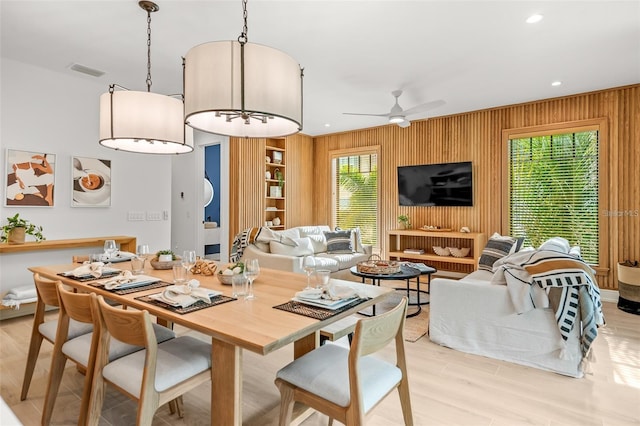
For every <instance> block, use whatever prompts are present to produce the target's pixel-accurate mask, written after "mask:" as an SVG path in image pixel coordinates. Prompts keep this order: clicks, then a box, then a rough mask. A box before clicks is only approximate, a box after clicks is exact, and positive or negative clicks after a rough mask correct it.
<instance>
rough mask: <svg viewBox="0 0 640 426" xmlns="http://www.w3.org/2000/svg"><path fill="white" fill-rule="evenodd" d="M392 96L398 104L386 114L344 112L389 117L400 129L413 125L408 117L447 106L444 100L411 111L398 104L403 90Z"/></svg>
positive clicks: (418, 106)
mask: <svg viewBox="0 0 640 426" xmlns="http://www.w3.org/2000/svg"><path fill="white" fill-rule="evenodd" d="M391 94H392V95H393V96H394V97H395V98H396V103H395V104H394V105H393V107H392V108H391V111H389V112H388V113H386V114H365V113H359V112H344V113H343V114H346V115H369V116H373V117H389V123H393V124H397V125H398V126H400V127H409V126H410V125H411V121H409V120H408V119H407V117H408V116H410V115H414V114H419V113H421V112H426V111H428V110H430V109H433V108H437V107H439V106H442V105H444V104H445V102H444V101H443V100H438V101H431V102H427V103H425V104H421V105H417V106H414V107H413V108H409V109H402V107H401V106H400V105H399V104H398V98H399V97H400V95H402V90H394V91H393V92H391Z"/></svg>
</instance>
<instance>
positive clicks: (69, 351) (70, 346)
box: [42, 282, 176, 426]
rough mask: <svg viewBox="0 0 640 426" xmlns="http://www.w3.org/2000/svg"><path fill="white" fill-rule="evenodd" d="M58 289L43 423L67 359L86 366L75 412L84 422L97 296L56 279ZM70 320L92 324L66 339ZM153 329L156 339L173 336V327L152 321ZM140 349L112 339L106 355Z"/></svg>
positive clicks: (46, 421)
mask: <svg viewBox="0 0 640 426" xmlns="http://www.w3.org/2000/svg"><path fill="white" fill-rule="evenodd" d="M57 291H58V300H59V301H60V314H59V316H58V329H57V334H56V340H55V343H54V346H53V353H52V355H51V368H50V370H49V382H48V385H47V391H46V395H45V399H44V407H43V409H42V424H43V425H48V424H49V423H50V421H51V415H52V413H53V407H54V405H55V402H56V397H57V395H58V390H59V389H60V382H61V380H62V375H63V373H64V368H65V364H66V361H67V360H70V361H73V362H75V363H76V364H77V365H80V366H82V367H84V370H86V371H85V378H84V387H83V391H82V398H81V402H80V413H79V415H78V425H82V426H83V425H86V424H87V409H88V407H89V398H90V396H91V385H92V382H93V374H94V368H95V360H96V355H97V349H98V343H99V341H100V333H101V329H100V327H99V322H98V317H99V311H98V309H99V308H98V302H97V296H96V294H95V293H76V292H74V291H70V290H67V289H66V288H65V287H64V285H63V284H62V283H61V282H58V283H57ZM71 321H76V322H78V323H83V324H90V325H93V331H92V332H90V333H87V334H83V335H81V336H78V337H75V338H73V339H65V336H67V334H68V329H69V324H70V322H71ZM152 329H153V333H154V335H155V336H154V338H155V339H156V340H157V341H158V342H165V341H167V340H171V339H174V338H175V337H176V335H175V333H174V332H173V330H170V329H168V328H166V327H162V326H160V325H157V324H153V325H152ZM142 349H143V348H142V346H136V345H130V344H127V343H123V342H121V341H119V340H116V339H112V340H111V342H110V345H109V359H110V360H114V359H118V358H120V357H123V356H125V355H128V354H131V353H133V352H136V351H139V350H142Z"/></svg>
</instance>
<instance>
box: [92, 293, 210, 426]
mask: <svg viewBox="0 0 640 426" xmlns="http://www.w3.org/2000/svg"><path fill="white" fill-rule="evenodd" d="M98 304H99V312H100V321H99V323H100V343H99V347H98V355H97V358H96V368H95V373H94V376H93V381H94V382H93V386H92V396H91V398H90V399H91V407H90V410H89V423H90V424H97V423H98V420H99V418H100V413H101V411H102V403H103V400H104V394H105V391H106V389H105V387H106V385H107V384H111V385H112V386H113V387H115V388H116V389H117V390H118V391H120V392H122V393H124V394H125V395H127V396H129V397H130V398H132V399H134V400H136V401H137V402H138V409H137V417H136V424H137V425H151V423H152V421H153V417H154V414H155V412H156V410H157V409H158V407H159V406H161V405H163V404H165V403H167V402H169V401H171V400H173V399H175V398H179V397H180V396H181V395H183V394H184V393H186V392H187V391H189V390H191V389H193V388H195V387H197V386H200V385H201V384H203V383H206V382H208V381H210V380H211V344H210V343H207V342H203V341H200V340H198V339H196V338H194V337H191V336H181V337H178V338H176V339H172V340H169V341H167V342H164V343H158V342H157V341H156V339H155V338H154V336H153V324H152V322H151V315H149V312H147V311H133V310H122V309H117V308H114V307H112V306H110V305H109V304H108V303H106V302H105V300H104V298H102V296H99V297H98ZM114 338H115V339H118V340H120V341H122V342H124V343H128V344H130V345H139V346H143V347H144V350H142V351H139V352H135V353H133V354H130V355H127V356H124V357H122V358H118V359H117V360H114V361H110V360H109V359H108V354H107V350H106V348H108V347H109V342H110V340H111V339H114Z"/></svg>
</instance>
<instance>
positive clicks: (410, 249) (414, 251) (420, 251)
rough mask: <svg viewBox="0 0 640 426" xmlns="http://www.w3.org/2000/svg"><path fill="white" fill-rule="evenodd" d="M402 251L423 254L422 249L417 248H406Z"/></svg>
mask: <svg viewBox="0 0 640 426" xmlns="http://www.w3.org/2000/svg"><path fill="white" fill-rule="evenodd" d="M403 252H404V253H407V254H424V249H419V248H406V249H404V250H403Z"/></svg>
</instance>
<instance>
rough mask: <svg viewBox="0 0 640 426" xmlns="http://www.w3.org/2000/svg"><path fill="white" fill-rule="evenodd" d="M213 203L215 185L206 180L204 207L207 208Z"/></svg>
mask: <svg viewBox="0 0 640 426" xmlns="http://www.w3.org/2000/svg"><path fill="white" fill-rule="evenodd" d="M212 201H213V185H212V184H211V181H210V180H209V179H207V178H204V206H205V207H207V206H208V205H209V204H211V202H212Z"/></svg>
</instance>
